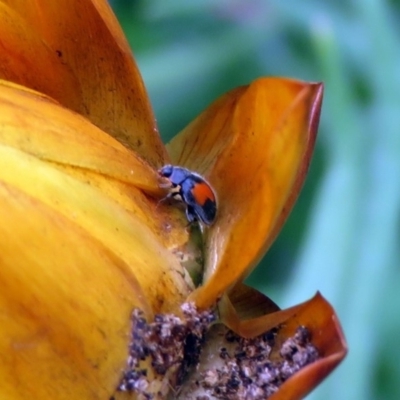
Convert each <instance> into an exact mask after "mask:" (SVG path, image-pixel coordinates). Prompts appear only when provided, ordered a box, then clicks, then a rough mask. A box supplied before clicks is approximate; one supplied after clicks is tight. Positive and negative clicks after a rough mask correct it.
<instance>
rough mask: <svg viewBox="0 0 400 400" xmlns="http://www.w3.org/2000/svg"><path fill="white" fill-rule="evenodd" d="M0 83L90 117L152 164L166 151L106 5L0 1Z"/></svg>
mask: <svg viewBox="0 0 400 400" xmlns="http://www.w3.org/2000/svg"><path fill="white" fill-rule="evenodd" d="M0 20H1V24H0V49H1V51H0V78H2V79H6V80H10V81H13V82H16V83H19V84H21V85H24V86H28V87H30V88H32V89H35V90H37V91H40V92H43V93H45V94H47V95H49V96H51V97H52V98H54V99H56V100H57V101H59V102H60V103H61V104H63V105H64V106H66V107H68V108H70V109H72V110H74V111H77V112H78V113H80V114H82V115H84V116H85V117H87V118H89V119H90V120H91V121H92V122H93V123H94V124H95V125H97V126H98V127H100V128H101V129H103V130H104V131H105V132H107V133H109V134H111V135H112V136H114V137H115V138H116V139H117V140H119V141H120V142H121V143H123V144H124V145H126V146H128V147H130V148H131V149H134V150H135V151H136V152H137V153H138V154H140V155H141V156H142V157H143V158H145V159H146V160H147V161H148V162H149V163H150V164H151V165H153V166H160V165H162V164H163V163H165V159H166V153H165V150H164V146H163V144H162V142H161V140H160V137H159V135H158V131H157V126H156V123H155V120H154V116H153V112H152V110H151V106H150V104H149V99H148V97H147V94H146V90H145V88H144V85H143V82H142V78H141V76H140V73H139V71H138V69H137V66H136V64H135V62H134V60H133V58H132V54H131V51H130V48H129V45H128V43H127V41H126V39H125V37H124V35H123V33H122V30H121V28H120V27H119V25H118V22H117V20H116V18H115V16H114V15H113V13H112V11H111V9H110V7H109V5H108V3H107V2H106V1H103V0H93V1H91V0H38V1H34V2H32V1H24V0H2V1H0Z"/></svg>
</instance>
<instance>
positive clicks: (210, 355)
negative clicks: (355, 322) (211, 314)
mask: <svg viewBox="0 0 400 400" xmlns="http://www.w3.org/2000/svg"><path fill="white" fill-rule="evenodd" d="M238 289H239V290H238V293H236V294H234V296H233V298H232V300H233V302H231V304H230V306H231V310H230V311H229V312H228V314H226V313H225V314H224V312H225V311H226V307H225V306H226V305H227V304H228V302H229V300H227V299H226V298H225V300H223V303H225V305H223V306H222V308H223V309H224V310H222V311H223V314H222V315H221V317H222V321H221V322H222V324H216V325H215V326H213V327H212V328H211V330H210V331H209V333H208V336H207V341H206V344H205V346H204V348H203V351H202V353H201V357H200V364H199V366H198V367H197V368H196V370H195V371H193V373H192V375H190V376H189V377H188V378H187V381H186V382H185V384H184V385H183V392H182V394H181V396H180V397H179V398H182V399H184V398H188V397H190V396H201V395H203V396H210V395H211V396H212V394H213V390H214V389H213V388H214V385H215V386H216V387H217V388H218V384H220V385H221V390H224V387H226V386H225V385H227V383H226V382H227V380H226V379H225V380H224V379H222V380H218V378H219V377H220V375H219V373H217V372H216V371H217V369H218V370H219V371H224V370H225V371H227V370H229V369H230V365H231V363H235V361H236V359H235V357H234V351H235V350H234V349H233V348H231V349H230V346H231V345H232V342H231V341H227V340H226V336H225V334H226V328H225V326H224V325H223V324H227V325H228V326H230V325H232V324H231V322H232V319H231V317H232V316H233V314H236V315H235V318H236V319H237V320H238V321H239V323H238V324H236V323H235V324H234V325H235V328H234V331H235V332H236V333H237V334H239V335H241V336H242V337H245V338H254V337H256V336H258V335H261V334H264V333H266V332H267V331H269V330H270V329H271V328H278V329H277V330H276V332H275V335H276V336H275V335H274V346H273V348H272V351H271V354H270V355H269V358H270V360H271V361H272V362H274V361H278V360H282V356H281V355H280V354H279V351H280V349H281V347H282V345H283V343H284V342H285V341H286V340H287V339H288V338H289V337H292V338H293V336H294V335H295V333H296V331H297V330H298V328H299V327H301V326H303V327H305V328H306V329H307V331H308V332H309V333H310V338H311V341H310V343H311V344H312V345H313V346H314V347H315V348H316V349H317V350H318V353H319V356H320V358H319V359H317V360H316V361H314V362H311V363H310V364H308V365H306V366H305V367H303V368H302V369H300V370H299V371H298V372H296V373H295V374H294V375H292V376H291V377H290V378H288V379H287V380H286V381H285V382H284V383H283V384H282V385H281V386H280V388H279V389H278V391H277V392H276V393H274V394H273V395H271V396H270V397H268V399H272V400H300V399H302V398H304V396H306V395H307V394H308V393H309V392H310V391H311V390H312V389H314V388H315V386H317V385H318V384H319V383H320V382H321V381H322V380H323V379H324V378H325V377H326V376H327V375H328V374H329V373H330V372H331V371H332V370H333V369H334V368H335V367H336V366H337V365H338V364H339V363H340V362H341V361H342V360H343V358H344V357H345V355H346V353H347V346H346V341H345V338H344V336H343V332H342V330H341V327H340V324H339V322H338V319H337V316H336V314H335V312H334V310H333V308H332V307H331V305H330V304H329V303H328V302H327V301H326V300H325V299H324V298H323V297H322V296H321V295H320V294H319V293H317V295H316V296H314V297H313V298H312V299H310V300H309V301H307V302H305V303H302V304H300V305H298V306H295V307H292V308H289V309H287V310H283V311H277V312H274V311H273V312H271V313H269V314H267V315H264V316H261V317H256V318H252V319H242V317H243V314H252V313H253V312H254V310H255V311H256V313H258V312H259V311H260V299H261V303H263V304H264V305H263V307H264V308H265V306H266V309H267V310H268V311H267V312H270V310H272V309H276V306H275V305H273V303H272V301H271V300H267V298H265V296H263V295H261V294H258V295H256V293H254V290H252V289H249V288H245V287H239V288H238ZM231 297H232V295H231ZM262 298H263V299H262ZM251 299H253V302H252V300H251ZM244 303H246V308H247V310H244V309H243V306H244ZM233 305H234V306H237V305H239V311H240V314H241V315H239V314H238V313H236V311H237V310H235V309H234V307H232V306H233ZM231 311H232V312H231ZM283 316H284V317H283ZM227 317H228V318H229V319H230V320H229V321H227ZM234 347H235V345H234ZM222 348H225V350H226V353H227V354H230V355H231V358H230V357H226V358H224V357H219V356H218V354H220V353H221V350H222ZM264 356H266V355H264ZM246 357H247V354H246V353H243V354H241V356H240V360H241V361H240V364H239V365H238V368H239V369H240V368H241V366H244V367H243V372H248V373H249V372H250V373H251V374H252V378H255V379H257V378H256V376H257V372H258V373H260V371H258V370H257V369H256V370H254V369H253V368H255V367H251V364H252V363H250V362H249V364H247V363H246V361H250V360H247V358H246ZM253 361H254V360H253ZM264 361H267V360H266V359H265V360H264ZM245 366H247V368H248V369H247V371H246V370H245V368H246V367H245ZM236 373H238V371H236ZM253 374H254V375H255V376H253ZM205 377H206V378H205ZM225 378H226V377H225ZM207 380H209V383H208V384H206V385H204V384H202V383H200V384H194V383H193V382H197V381H207ZM266 383H267V382H266ZM245 386H247V385H246V384H244V383H241V382H240V378H239V381H238V382H237V389H238V391H239V393H240V388H242V389H243V387H245Z"/></svg>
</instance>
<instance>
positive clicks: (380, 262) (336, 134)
mask: <svg viewBox="0 0 400 400" xmlns="http://www.w3.org/2000/svg"><path fill="white" fill-rule="evenodd" d="M112 5H113V7H114V9H115V11H116V13H117V16H118V18H119V19H120V21H121V23H122V25H123V28H124V30H125V32H126V34H127V36H128V39H129V41H130V43H131V46H132V48H133V50H134V53H135V56H136V59H137V62H138V64H139V67H140V68H141V71H142V74H143V78H144V81H145V83H146V85H147V89H148V91H149V94H150V97H151V100H152V103H153V107H154V109H155V114H156V116H157V119H158V123H159V127H160V131H161V133H162V135H163V138H164V139H165V140H166V141H167V140H168V139H169V138H171V137H172V136H173V135H174V134H175V133H177V132H179V131H180V130H181V129H182V128H183V127H184V126H185V125H186V124H187V123H188V122H190V121H191V120H192V119H193V118H194V117H195V116H196V115H197V114H199V113H200V111H202V110H203V109H204V108H205V107H206V106H207V105H208V104H209V103H210V102H212V101H213V100H214V99H216V98H217V97H218V96H219V95H221V94H223V93H224V92H226V91H228V90H229V89H232V88H234V87H236V86H238V85H241V84H245V83H248V82H250V81H252V80H253V79H255V78H257V77H259V76H263V75H283V76H289V77H295V78H299V79H304V80H311V81H323V82H324V83H325V98H324V105H323V113H322V120H321V126H320V131H319V138H318V141H317V147H316V151H315V155H314V158H313V162H312V164H311V170H310V173H309V176H308V179H307V182H306V185H305V187H304V189H303V191H302V193H301V196H300V199H299V201H298V203H297V205H296V207H295V209H294V211H293V213H292V214H291V217H290V219H289V221H288V222H287V224H286V226H285V228H284V229H283V232H282V233H281V235H280V236H279V238H278V240H277V241H276V242H275V244H274V246H273V248H272V249H271V250H270V251H269V252H268V254H267V255H266V257H265V258H264V260H263V262H262V263H261V265H260V266H259V267H258V268H257V270H256V271H255V272H254V273H253V274H252V276H251V277H250V278H249V282H250V283H251V284H252V285H253V286H257V287H258V288H259V289H261V290H262V291H263V292H264V293H266V294H268V295H269V296H270V297H272V298H273V299H274V300H275V301H277V302H278V304H280V305H281V307H286V306H290V305H294V304H296V303H299V302H302V301H304V300H306V299H308V298H310V297H311V296H313V295H314V293H315V292H316V291H317V290H320V291H321V292H322V294H323V295H324V296H325V297H326V298H327V299H328V300H329V301H330V302H331V303H332V304H333V305H334V307H335V308H336V310H337V312H338V314H339V317H340V320H341V322H342V324H343V328H344V331H345V334H346V337H347V339H348V343H349V347H350V352H349V354H348V356H347V358H346V360H345V361H344V362H343V363H342V364H341V365H340V366H339V368H338V369H337V370H336V371H335V372H334V373H333V374H332V375H331V376H330V377H329V378H328V379H327V380H326V381H325V382H324V383H323V384H322V385H321V386H320V387H318V388H317V389H316V390H315V391H314V392H313V393H312V394H311V395H309V397H308V399H313V400H317V399H318V400H319V399H320V400H333V399H335V400H336V399H341V400H359V399H360V400H361V399H362V400H368V399H400V343H399V342H400V340H399V339H400V268H399V260H400V246H399V244H400V238H399V236H400V228H399V226H400V216H399V211H400V39H399V38H400V32H399V31H400V2H399V1H395V0H391V1H389V0H387V1H385V0H350V1H340V0H330V1H329V0H325V1H324V2H322V1H316V0H302V1H299V0H287V1H283V0H241V1H240V0H236V1H234V0H231V1H228V0H225V1H217V0H190V1H188V0H170V1H165V0H146V1H145V0H141V1H134V0H114V1H112Z"/></svg>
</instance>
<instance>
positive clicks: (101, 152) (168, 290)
mask: <svg viewBox="0 0 400 400" xmlns="http://www.w3.org/2000/svg"><path fill="white" fill-rule="evenodd" d="M38 100H39V101H38ZM0 106H1V108H2V110H3V112H2V113H1V114H0V125H1V129H0V182H4V183H6V184H8V185H12V186H13V187H15V188H17V189H18V190H20V191H21V192H23V193H25V194H26V195H28V196H30V197H32V198H34V199H36V200H37V201H40V202H42V203H43V204H46V205H47V206H48V207H49V208H51V209H53V210H55V211H57V212H58V213H60V214H61V215H63V216H64V217H66V218H68V219H70V220H72V221H74V222H75V223H76V224H77V225H78V226H80V227H81V228H82V229H84V230H85V231H87V232H89V233H90V235H92V236H93V237H94V238H96V240H98V241H100V242H101V243H102V244H103V245H104V246H105V247H106V248H108V249H110V251H112V252H113V253H114V254H115V255H116V256H118V257H119V258H120V259H121V260H122V261H123V262H122V263H121V265H123V266H128V267H129V268H128V269H127V270H126V271H124V273H125V274H128V275H130V274H132V275H133V276H135V277H136V278H137V279H138V281H139V284H140V286H141V288H142V290H143V291H144V293H145V295H146V296H148V299H149V301H150V303H151V306H152V309H153V310H154V311H155V312H158V311H161V310H162V309H164V308H166V309H168V310H170V309H172V308H174V307H177V306H179V304H180V303H181V301H182V299H183V298H184V297H185V296H186V295H187V293H188V286H187V283H186V282H185V281H184V278H183V277H182V275H183V272H182V268H181V266H180V264H179V263H178V261H177V259H176V258H175V257H174V256H173V255H172V254H170V252H169V251H168V250H167V248H166V247H167V246H166V244H167V243H169V242H170V241H171V239H170V238H168V236H169V235H168V230H167V229H163V228H162V226H163V224H166V221H165V220H162V219H161V218H160V219H157V218H155V215H159V214H155V213H156V205H155V201H153V200H149V199H147V197H146V196H145V195H144V194H143V193H142V192H141V191H140V190H139V189H138V188H137V187H136V186H135V185H136V182H138V181H139V182H142V183H143V182H147V184H149V182H151V180H152V179H153V177H152V173H150V172H149V170H150V168H149V167H147V169H146V167H145V164H143V163H142V164H140V163H138V160H135V158H134V155H133V153H131V152H129V151H128V150H126V149H124V148H123V146H121V145H120V144H119V143H118V142H116V141H115V140H113V139H112V138H110V137H109V136H107V135H106V134H104V133H102V132H101V131H100V130H99V129H98V128H96V127H95V126H93V125H92V124H90V123H89V122H88V121H86V120H85V119H84V118H82V117H81V116H79V115H76V114H75V113H72V112H70V111H69V110H66V109H64V108H62V107H59V106H57V105H56V104H54V103H52V102H49V101H47V99H46V98H43V97H42V96H40V95H38V94H32V93H31V92H26V91H20V90H17V89H15V88H10V87H5V86H3V87H1V86H0ZM82 138H83V139H84V140H80V139H82ZM95 139H96V140H95ZM57 143H58V144H59V147H58V152H59V153H60V154H62V153H63V150H65V152H64V153H63V155H62V156H60V158H58V157H57V146H56V145H57ZM92 145H93V146H92ZM74 146H77V148H76V149H75V151H76V152H77V153H78V154H83V153H82V151H83V150H84V149H87V151H88V152H89V153H90V157H89V161H90V160H94V163H93V165H90V164H89V163H86V165H85V168H86V169H84V168H82V166H81V165H79V164H77V163H79V158H75V157H74V156H73V152H74ZM29 153H30V154H29ZM101 156H104V159H105V160H108V161H109V165H108V167H104V168H99V170H97V168H98V166H99V163H98V161H99V160H101ZM129 156H130V157H129ZM38 157H40V158H38ZM48 160H50V161H51V162H49V161H48ZM70 160H72V162H71V163H70ZM116 160H120V161H126V168H127V169H128V173H126V174H125V175H124V173H123V172H122V170H123V163H118V162H117V161H116ZM63 163H65V164H63ZM69 163H70V164H69ZM84 164H85V163H84ZM77 167H78V168H77ZM131 167H132V168H136V172H143V176H142V177H140V175H137V174H130V173H129V172H130V168H131ZM80 168H81V169H80ZM104 170H107V172H108V174H109V175H111V177H110V176H108V177H103V176H102V172H103V171H104ZM146 174H147V175H146ZM153 174H154V172H153ZM114 177H115V178H117V179H118V178H121V179H124V180H125V183H124V184H123V185H122V184H120V182H119V181H118V180H117V179H115V178H114ZM149 177H150V178H149ZM146 179H147V181H146ZM114 183H115V185H114ZM153 211H154V214H152V212H153ZM150 221H151V223H150ZM168 221H169V220H168ZM157 224H159V225H157ZM175 231H176V232H178V233H179V231H178V230H176V229H175V230H174V232H175ZM170 234H171V232H170ZM28 251H29V249H28ZM88 262H89V261H88ZM164 296H165V299H164Z"/></svg>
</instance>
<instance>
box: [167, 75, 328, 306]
mask: <svg viewBox="0 0 400 400" xmlns="http://www.w3.org/2000/svg"><path fill="white" fill-rule="evenodd" d="M321 100H322V86H321V84H309V83H305V82H300V81H293V80H287V79H280V78H264V79H258V80H256V81H255V82H253V83H252V84H251V85H249V86H247V87H242V88H238V89H235V90H233V91H232V92H230V93H228V94H227V95H225V96H223V97H222V98H221V99H219V100H217V101H216V102H215V103H214V104H212V105H211V106H210V107H209V108H208V109H207V110H206V111H205V112H204V113H203V114H201V115H200V116H199V117H198V118H197V119H196V120H195V121H194V122H193V123H192V124H190V125H189V126H188V127H187V128H186V129H185V130H184V131H183V132H181V133H180V134H179V135H178V136H177V137H176V138H174V139H173V140H172V142H171V143H170V145H169V150H170V153H171V156H172V159H173V162H174V163H176V164H179V165H184V166H186V167H188V168H190V169H193V170H195V171H198V172H200V173H204V174H205V176H206V177H207V178H208V179H209V181H210V182H211V184H212V185H213V186H214V188H215V190H216V192H217V195H218V199H219V212H218V216H217V221H216V223H215V225H214V226H213V227H212V228H211V229H210V231H209V234H208V237H207V257H208V258H207V260H206V275H205V284H204V286H203V287H201V288H199V289H198V290H197V291H196V292H195V293H194V294H193V295H192V296H191V299H192V300H194V301H196V303H197V304H198V305H199V306H201V307H208V306H210V305H211V304H212V303H213V302H215V300H216V299H217V298H218V297H219V296H220V295H221V294H222V293H223V292H224V291H225V290H226V289H227V288H228V287H229V286H230V285H232V284H233V283H235V282H236V281H238V280H239V279H240V278H242V277H243V276H244V275H245V274H247V273H248V272H249V271H250V270H251V269H252V268H253V267H254V265H255V264H256V263H257V262H258V261H259V259H260V258H261V256H262V255H263V254H264V252H265V250H266V249H267V248H268V246H270V244H271V242H272V241H273V239H274V238H275V236H276V234H277V232H278V231H279V229H280V227H281V226H282V224H283V222H284V220H285V218H286V216H287V215H288V213H289V211H290V209H291V207H292V205H293V203H294V200H295V199H296V197H297V194H298V192H299V190H300V187H301V185H302V182H303V180H304V177H305V173H306V170H307V167H308V163H309V160H310V155H311V151H312V148H313V144H314V140H315V134H316V128H317V125H318V116H319V111H320V106H321Z"/></svg>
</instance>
